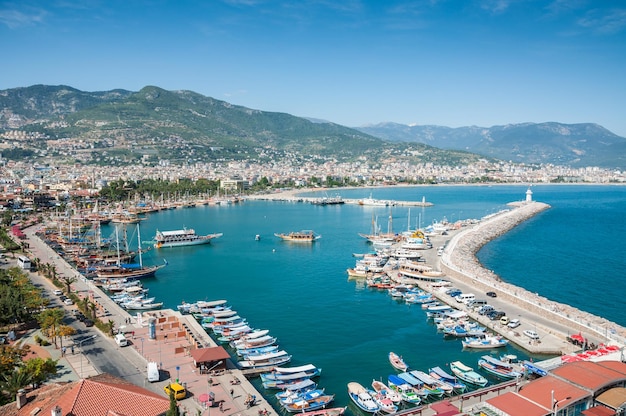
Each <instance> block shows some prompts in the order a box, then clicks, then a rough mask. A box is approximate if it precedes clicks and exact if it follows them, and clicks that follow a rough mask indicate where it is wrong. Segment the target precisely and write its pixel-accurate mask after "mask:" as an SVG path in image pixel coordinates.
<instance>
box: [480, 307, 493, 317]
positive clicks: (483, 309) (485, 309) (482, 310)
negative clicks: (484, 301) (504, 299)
mask: <svg viewBox="0 0 626 416" xmlns="http://www.w3.org/2000/svg"><path fill="white" fill-rule="evenodd" d="M493 310H494V309H493V306H491V305H484V306H481V307H480V309H478V314H479V315H487V314H488V313H489V312H491V311H493Z"/></svg>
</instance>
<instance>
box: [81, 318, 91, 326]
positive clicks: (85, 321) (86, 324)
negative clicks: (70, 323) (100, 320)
mask: <svg viewBox="0 0 626 416" xmlns="http://www.w3.org/2000/svg"><path fill="white" fill-rule="evenodd" d="M83 323H84V324H85V326H86V327H90V326H93V321H92V320H91V319H84V320H83Z"/></svg>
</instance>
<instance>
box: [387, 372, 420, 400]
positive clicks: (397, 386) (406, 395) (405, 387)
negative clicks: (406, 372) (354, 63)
mask: <svg viewBox="0 0 626 416" xmlns="http://www.w3.org/2000/svg"><path fill="white" fill-rule="evenodd" d="M387 381H388V383H389V387H390V388H391V389H392V390H395V391H396V392H398V393H399V394H400V396H401V397H402V400H404V401H405V402H407V403H410V404H415V405H418V404H420V402H421V401H422V398H421V397H420V396H418V395H417V393H416V392H415V391H414V390H413V387H412V386H411V385H410V384H408V383H407V382H406V381H404V380H403V379H401V378H400V377H398V376H397V375H395V374H390V375H389V378H388V379H387Z"/></svg>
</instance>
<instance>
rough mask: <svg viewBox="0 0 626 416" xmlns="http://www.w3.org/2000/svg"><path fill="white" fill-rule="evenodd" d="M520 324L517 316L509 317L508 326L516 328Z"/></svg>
mask: <svg viewBox="0 0 626 416" xmlns="http://www.w3.org/2000/svg"><path fill="white" fill-rule="evenodd" d="M521 324H522V323H521V322H520V321H519V319H517V318H515V319H511V321H510V322H509V328H517V327H518V326H520V325H521Z"/></svg>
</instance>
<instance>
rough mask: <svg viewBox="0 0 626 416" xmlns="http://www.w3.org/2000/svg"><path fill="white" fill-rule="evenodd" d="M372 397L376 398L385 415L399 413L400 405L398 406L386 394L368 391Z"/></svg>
mask: <svg viewBox="0 0 626 416" xmlns="http://www.w3.org/2000/svg"><path fill="white" fill-rule="evenodd" d="M367 392H368V393H369V395H370V396H372V397H373V398H374V401H375V402H376V404H377V405H378V406H379V407H380V410H382V411H383V412H385V413H396V412H397V411H398V405H396V404H395V403H394V402H393V401H392V400H391V399H390V398H388V397H387V396H386V395H385V394H382V393H376V392H375V391H374V390H369V389H368V390H367Z"/></svg>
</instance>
